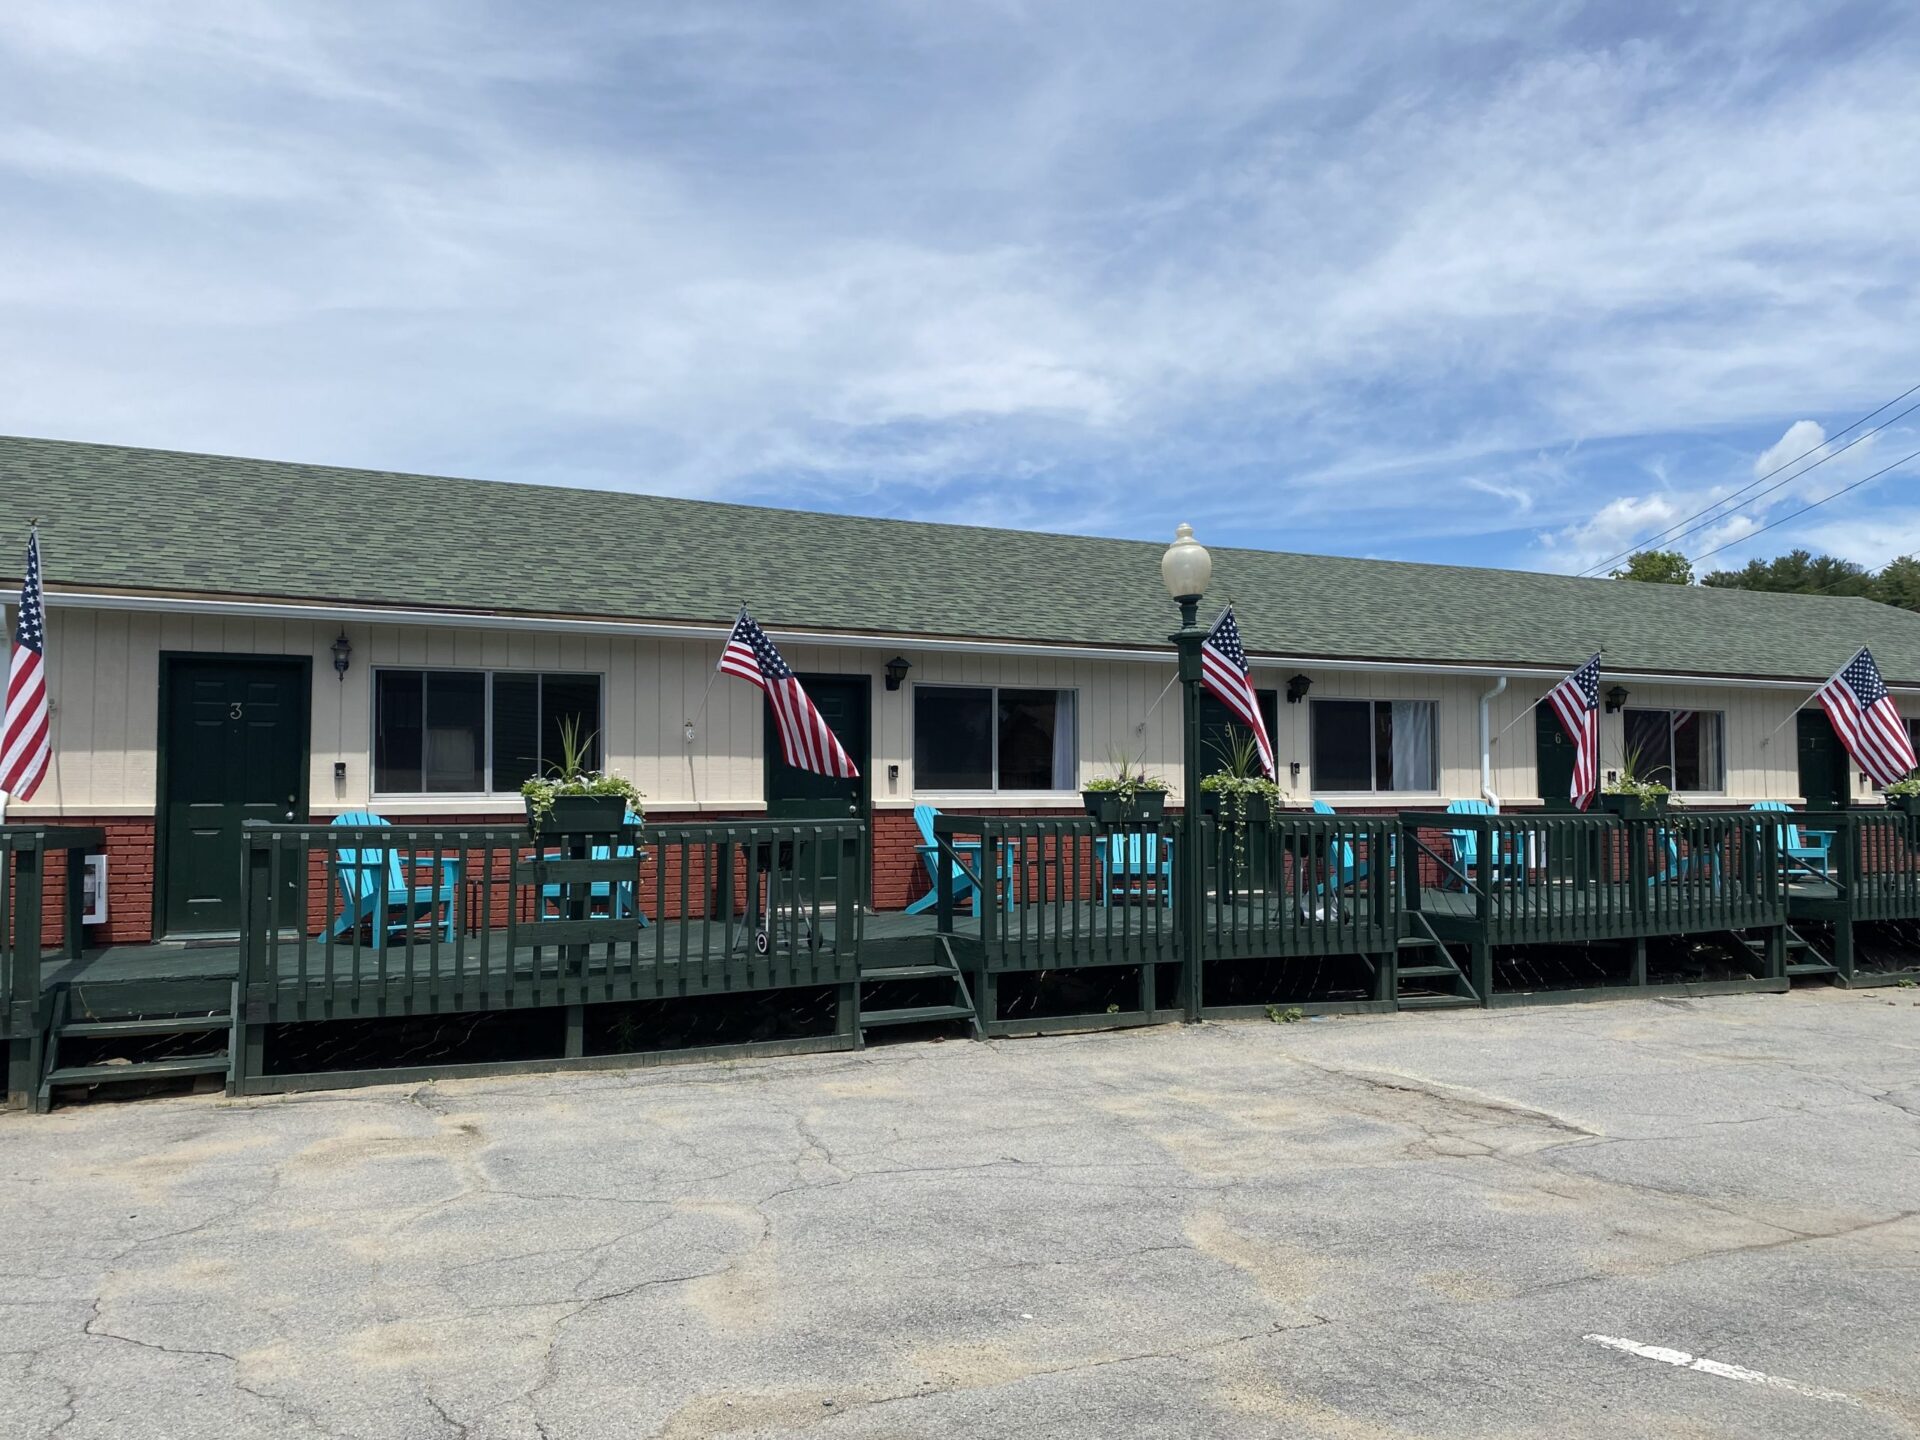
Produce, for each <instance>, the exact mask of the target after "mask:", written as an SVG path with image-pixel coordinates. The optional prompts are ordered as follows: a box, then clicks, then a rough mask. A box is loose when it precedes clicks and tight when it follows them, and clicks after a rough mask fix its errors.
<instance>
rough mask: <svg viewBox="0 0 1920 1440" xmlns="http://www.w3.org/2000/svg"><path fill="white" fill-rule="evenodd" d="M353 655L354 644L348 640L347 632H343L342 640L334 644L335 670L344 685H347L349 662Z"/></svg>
mask: <svg viewBox="0 0 1920 1440" xmlns="http://www.w3.org/2000/svg"><path fill="white" fill-rule="evenodd" d="M352 655H353V642H352V641H350V640H348V639H347V632H346V631H344V630H342V631H341V632H340V638H339V639H338V640H336V641H334V642H333V668H334V670H335V671H336V672H337V673H338V674H339V676H340V683H341V684H342V685H344V684H346V683H347V661H348V659H349V658H350V657H351V656H352Z"/></svg>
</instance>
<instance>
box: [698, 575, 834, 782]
mask: <svg viewBox="0 0 1920 1440" xmlns="http://www.w3.org/2000/svg"><path fill="white" fill-rule="evenodd" d="M716 668H718V669H719V670H720V672H721V673H722V674H725V675H738V676H739V677H740V678H741V679H742V680H747V681H751V682H752V683H753V684H755V685H758V686H759V687H760V688H761V689H762V690H764V691H766V692H767V700H768V702H769V704H770V705H771V706H772V709H773V722H774V726H775V728H776V729H778V730H779V732H780V750H781V753H782V754H784V755H785V756H786V758H787V763H788V764H789V765H791V766H793V767H794V768H795V769H798V770H811V771H812V772H813V773H814V774H816V775H832V776H834V777H835V778H837V779H841V780H853V779H856V778H858V776H859V774H860V771H859V768H858V767H857V766H855V765H854V763H853V757H852V756H851V755H849V754H847V750H846V747H845V746H844V745H842V744H841V743H840V740H839V737H838V736H836V735H835V734H834V733H833V730H832V729H831V727H829V726H828V724H827V722H826V718H825V717H824V716H822V715H821V713H820V711H819V710H818V709H817V708H816V707H815V705H814V703H813V701H811V700H809V699H808V698H807V692H806V690H805V689H804V688H803V687H802V686H801V684H800V681H799V678H798V677H797V676H796V675H795V674H794V673H793V670H792V667H790V666H789V665H788V664H787V662H786V661H785V660H782V659H781V658H780V652H779V651H778V650H776V649H774V648H773V642H772V641H771V640H769V639H768V638H767V632H766V631H764V630H762V629H761V628H760V627H759V626H758V625H757V624H755V623H754V620H753V617H752V616H751V615H749V614H747V612H746V610H745V609H742V610H741V611H740V618H739V619H738V620H735V621H734V622H733V633H732V634H731V635H729V636H728V637H727V648H726V649H724V650H722V651H721V652H720V664H719V665H718V666H717V667H716Z"/></svg>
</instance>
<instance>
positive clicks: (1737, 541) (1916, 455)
mask: <svg viewBox="0 0 1920 1440" xmlns="http://www.w3.org/2000/svg"><path fill="white" fill-rule="evenodd" d="M1911 460H1920V450H1916V451H1914V452H1913V453H1912V454H1911V455H1906V456H1903V457H1901V458H1900V459H1898V460H1896V461H1894V462H1893V463H1892V464H1891V465H1889V466H1887V467H1886V468H1885V469H1883V470H1876V471H1874V472H1873V473H1872V474H1871V475H1863V476H1861V477H1860V478H1859V479H1858V480H1856V481H1854V482H1853V483H1852V484H1851V485H1847V486H1843V487H1842V488H1840V489H1838V490H1836V491H1834V492H1833V494H1831V495H1828V496H1827V497H1825V498H1824V499H1821V500H1816V501H1814V502H1813V503H1812V504H1811V505H1804V506H1802V507H1801V508H1800V509H1798V510H1796V511H1794V512H1793V513H1792V514H1791V515H1782V516H1781V517H1780V518H1779V519H1778V520H1775V521H1773V522H1771V523H1770V524H1766V525H1762V526H1761V527H1760V528H1759V529H1758V530H1749V531H1748V532H1747V533H1746V534H1745V535H1741V536H1737V537H1736V538H1734V539H1732V540H1729V541H1727V543H1726V544H1724V545H1716V546H1714V548H1713V549H1711V550H1708V551H1705V552H1704V553H1702V554H1699V555H1696V556H1694V557H1693V558H1692V559H1691V560H1689V561H1688V562H1687V563H1688V564H1689V565H1698V564H1699V563H1700V562H1701V561H1702V560H1706V559H1708V558H1710V557H1712V556H1714V555H1718V554H1719V553H1720V552H1721V551H1722V550H1731V549H1732V548H1733V547H1734V546H1736V545H1744V544H1746V543H1747V541H1749V540H1751V539H1752V538H1753V537H1754V536H1755V535H1764V534H1766V533H1767V531H1769V530H1773V529H1777V528H1778V527H1780V526H1782V525H1785V524H1786V523H1787V522H1788V521H1789V520H1798V519H1799V518H1800V517H1801V516H1802V515H1805V514H1806V513H1807V512H1808V511H1809V510H1818V509H1819V508H1820V507H1821V506H1822V505H1827V504H1831V503H1832V502H1833V501H1835V500H1838V499H1839V498H1840V497H1841V496H1842V495H1845V494H1847V493H1848V491H1852V490H1858V489H1859V488H1860V487H1861V486H1862V485H1865V484H1866V483H1867V482H1868V481H1869V480H1878V479H1879V478H1880V477H1881V476H1882V475H1885V474H1887V473H1888V471H1892V470H1898V469H1899V468H1900V467H1901V466H1902V465H1905V464H1906V463H1907V462H1908V461H1911Z"/></svg>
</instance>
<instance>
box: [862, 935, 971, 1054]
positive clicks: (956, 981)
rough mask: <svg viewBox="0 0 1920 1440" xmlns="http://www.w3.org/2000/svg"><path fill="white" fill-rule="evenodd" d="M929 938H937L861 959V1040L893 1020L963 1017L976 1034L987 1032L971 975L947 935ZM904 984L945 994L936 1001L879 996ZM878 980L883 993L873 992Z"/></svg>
mask: <svg viewBox="0 0 1920 1440" xmlns="http://www.w3.org/2000/svg"><path fill="white" fill-rule="evenodd" d="M931 938H932V939H933V940H935V941H936V942H937V943H936V944H934V945H930V946H924V947H915V948H914V949H913V950H906V951H901V950H899V949H897V947H896V952H895V954H893V955H892V956H890V957H889V958H888V959H886V960H882V961H880V962H878V963H874V964H868V963H866V962H865V961H862V963H861V966H860V1038H861V1040H862V1042H863V1043H864V1041H865V1039H866V1032H867V1031H868V1030H873V1029H880V1028H884V1027H886V1026H890V1025H927V1024H937V1023H939V1022H942V1021H948V1022H952V1021H960V1020H964V1021H966V1022H967V1029H968V1033H969V1034H971V1035H972V1036H973V1038H974V1039H976V1040H979V1039H982V1038H983V1037H984V1033H985V1032H984V1031H982V1030H981V1028H980V1013H979V1011H978V1010H977V1009H976V1008H975V1007H974V1003H973V992H972V991H971V990H970V989H969V988H968V987H967V977H966V975H965V974H963V973H962V971H961V969H960V965H959V962H958V961H956V960H955V959H954V957H953V951H952V949H951V948H949V946H948V944H947V940H946V937H945V936H933V937H931ZM901 985H911V986H913V987H914V989H915V991H916V992H918V993H921V994H925V993H929V992H931V993H933V994H935V995H939V996H940V997H941V998H940V999H939V1000H936V1001H934V1002H933V1003H928V1004H909V1005H890V1004H888V1003H887V1002H886V1001H885V1000H884V999H883V998H881V997H883V996H885V995H886V994H887V993H888V992H889V990H891V989H892V987H895V986H901ZM876 986H877V987H881V994H880V996H875V995H874V994H872V993H871V988H872V987H876ZM895 993H897V992H895Z"/></svg>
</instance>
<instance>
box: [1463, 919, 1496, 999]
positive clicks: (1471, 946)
mask: <svg viewBox="0 0 1920 1440" xmlns="http://www.w3.org/2000/svg"><path fill="white" fill-rule="evenodd" d="M1485 937H1486V931H1485V930H1482V931H1481V932H1480V934H1479V935H1478V936H1476V937H1475V938H1474V939H1473V940H1472V941H1470V942H1468V946H1467V949H1468V960H1467V966H1468V968H1469V969H1470V970H1471V971H1472V972H1473V988H1474V990H1475V991H1476V992H1477V993H1478V994H1479V996H1480V1003H1481V1004H1482V1005H1483V1006H1485V1007H1487V1008H1489V1009H1491V1008H1492V1006H1493V946H1492V945H1490V944H1488V943H1487V940H1486V938H1485Z"/></svg>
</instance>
